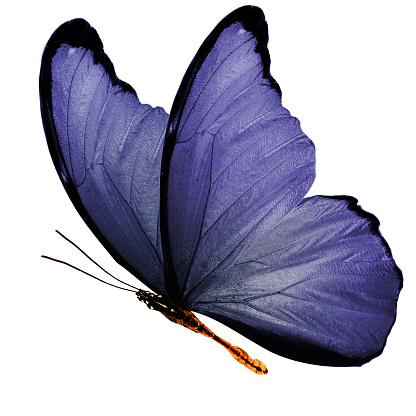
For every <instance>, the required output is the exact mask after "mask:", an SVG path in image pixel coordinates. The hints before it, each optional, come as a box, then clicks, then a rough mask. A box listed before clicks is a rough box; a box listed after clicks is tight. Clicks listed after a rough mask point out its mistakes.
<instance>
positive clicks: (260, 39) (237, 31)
mask: <svg viewBox="0 0 416 416" xmlns="http://www.w3.org/2000/svg"><path fill="white" fill-rule="evenodd" d="M267 41H268V32H267V24H266V22H265V20H264V15H263V13H262V11H261V10H260V9H258V8H256V7H248V6H247V7H243V8H240V9H238V10H236V11H234V12H233V13H231V14H230V15H229V16H227V17H226V18H225V19H224V20H223V21H221V22H220V23H219V24H218V26H217V27H216V28H215V29H214V31H213V32H212V33H211V34H210V35H209V36H208V38H207V39H206V40H205V42H204V43H203V44H202V46H201V48H200V49H199V51H198V53H197V54H196V56H195V58H194V60H193V61H192V63H191V65H190V67H189V68H188V71H187V72H186V74H185V77H184V79H183V81H182V84H181V86H180V88H179V90H178V93H177V96H176V99H175V101H174V104H173V107H172V112H171V116H170V119H169V124H168V132H167V135H166V142H165V147H164V153H163V160H162V178H161V179H162V180H161V213H162V215H161V232H162V241H163V243H164V247H163V249H164V256H165V262H166V270H167V272H168V273H167V274H166V276H167V287H168V291H169V293H170V295H171V297H172V298H174V299H176V300H178V301H181V302H182V303H183V304H185V305H188V306H189V305H191V304H192V303H193V301H194V300H195V299H196V298H197V297H198V295H199V294H200V293H202V292H203V291H205V290H207V289H208V288H209V287H210V286H211V285H212V284H214V283H215V281H217V280H218V279H221V278H222V276H223V275H224V273H226V272H227V270H228V268H229V267H231V265H232V264H233V263H235V262H236V261H238V259H240V258H241V257H242V256H243V255H244V253H245V252H246V251H247V250H248V249H249V247H250V245H251V244H252V243H253V242H254V241H256V240H257V239H258V238H260V237H261V236H262V235H263V234H264V233H265V232H267V230H269V229H270V228H271V227H273V226H274V225H275V223H276V221H279V220H280V219H281V218H283V217H284V215H286V214H287V213H288V212H289V211H290V210H291V209H292V208H293V207H294V206H295V205H296V204H297V203H298V202H299V201H300V200H301V199H302V198H303V196H304V195H305V193H306V192H307V190H308V189H309V187H310V186H311V184H312V182H313V179H314V175H315V159H314V156H315V152H314V147H313V144H312V142H311V141H310V140H309V139H308V138H307V137H306V136H305V135H304V133H303V132H302V130H301V128H300V124H299V121H298V120H297V119H296V118H294V117H292V116H291V115H290V113H289V111H288V110H286V109H285V108H284V107H283V106H282V104H281V92H280V88H279V86H278V85H277V83H276V81H275V80H274V79H273V78H272V76H271V75H270V58H269V53H268V50H267Z"/></svg>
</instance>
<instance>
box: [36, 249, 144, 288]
mask: <svg viewBox="0 0 416 416" xmlns="http://www.w3.org/2000/svg"><path fill="white" fill-rule="evenodd" d="M41 257H43V258H44V259H48V260H52V261H56V262H57V263H61V264H65V265H66V266H69V267H71V268H73V269H75V270H78V271H79V272H81V273H84V274H86V275H87V276H90V277H92V278H94V279H96V280H99V281H100V282H102V283H105V284H106V285H109V286H113V287H116V288H117V289H122V290H128V291H129V292H134V293H136V292H137V291H138V290H139V289H137V290H132V289H127V288H125V287H121V286H117V285H113V284H112V283H108V282H106V281H105V280H102V279H99V278H98V277H96V276H94V275H92V274H90V273H87V272H86V271H84V270H82V269H79V268H78V267H75V266H73V265H72V264H70V263H67V262H66V261H63V260H57V259H54V258H53V257H49V256H44V255H42V256H41ZM116 280H118V279H116ZM122 283H124V282H122ZM126 284H127V283H126ZM129 286H130V285H129ZM132 287H133V286H132Z"/></svg>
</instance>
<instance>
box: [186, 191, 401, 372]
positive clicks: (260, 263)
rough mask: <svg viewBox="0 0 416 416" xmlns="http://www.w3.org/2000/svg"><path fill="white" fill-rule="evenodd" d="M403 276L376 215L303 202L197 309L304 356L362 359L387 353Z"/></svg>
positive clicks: (267, 344) (279, 350) (353, 206)
mask: <svg viewBox="0 0 416 416" xmlns="http://www.w3.org/2000/svg"><path fill="white" fill-rule="evenodd" d="M402 284H403V278H402V273H401V271H400V269H399V268H398V267H397V265H396V263H395V262H394V260H393V257H392V254H391V251H390V248H389V246H388V244H387V242H386V241H385V240H384V238H383V237H382V236H381V234H380V232H379V222H378V220H377V218H376V217H375V216H374V215H372V214H369V213H368V212H366V211H364V210H363V209H362V208H361V207H360V206H359V205H357V200H356V199H355V198H352V197H348V196H340V197H327V196H315V197H311V198H306V199H304V200H303V201H302V202H301V203H300V204H299V205H298V206H297V207H296V208H295V209H293V210H292V211H291V212H290V213H289V214H288V215H287V216H286V217H285V218H283V219H282V220H281V221H280V222H279V223H278V224H276V226H275V228H274V229H273V230H271V231H270V232H269V233H268V235H267V236H265V237H264V239H263V240H261V241H259V242H257V244H256V245H255V246H253V247H252V249H251V250H250V251H249V252H248V253H247V256H246V258H245V260H244V261H243V262H240V263H237V264H235V265H234V266H233V267H232V268H231V269H230V270H229V272H228V273H227V275H226V276H224V277H223V279H221V280H219V281H217V282H216V284H215V285H214V286H212V287H211V288H210V289H209V290H208V291H206V292H205V293H204V294H203V295H201V296H200V297H199V299H198V300H197V301H196V302H195V303H194V304H193V306H192V309H193V310H194V311H197V312H200V313H202V314H205V315H207V316H210V317H211V318H214V319H216V320H218V321H220V322H222V323H224V324H225V325H227V326H229V327H230V328H233V329H234V330H236V331H237V332H240V333H241V334H243V335H244V336H246V337H248V338H250V339H251V340H252V341H254V342H256V343H257V344H259V345H261V346H263V347H264V348H266V349H268V350H270V351H272V352H274V353H276V354H279V355H281V356H284V357H287V358H291V359H294V360H297V361H301V362H306V363H311V364H319V365H330V366H360V365H362V364H364V363H366V362H368V361H370V360H371V359H373V358H374V357H377V356H378V355H379V354H381V352H382V351H383V348H384V346H385V344H386V339H387V336H388V334H389V333H390V330H391V328H392V326H393V324H394V322H395V319H396V308H397V299H398V296H399V292H400V290H401V288H402Z"/></svg>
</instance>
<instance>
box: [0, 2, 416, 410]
mask: <svg viewBox="0 0 416 416" xmlns="http://www.w3.org/2000/svg"><path fill="white" fill-rule="evenodd" d="M8 3H9V4H11V2H8ZM242 5H244V3H243V2H241V1H228V0H220V1H213V0H210V1H203V2H202V1H179V0H177V1H171V2H169V1H139V0H136V1H134V2H133V1H124V0H118V1H116V2H112V3H109V2H108V3H106V2H103V1H101V2H97V1H94V2H89V1H88V0H82V1H76V0H74V1H71V2H65V3H61V2H58V1H56V0H54V1H49V2H47V1H42V0H40V1H37V2H28V1H27V2H14V5H13V6H3V11H2V23H1V25H0V31H1V33H0V34H1V37H0V41H1V68H0V71H1V80H2V95H1V106H2V109H1V113H0V114H1V126H2V130H1V133H2V134H1V138H0V140H1V151H0V158H1V160H0V169H1V176H0V178H1V179H0V180H1V224H2V228H1V244H2V249H1V260H2V278H1V292H0V308H1V311H0V312H1V332H0V337H1V342H0V349H1V352H0V357H1V358H0V359H1V363H0V383H1V384H2V385H1V386H0V392H1V398H0V413H1V414H2V415H7V416H8V415H43V416H47V415H77V416H83V415H101V416H104V415H125V416H128V415H140V414H146V413H147V414H148V413H149V412H152V414H155V415H162V414H170V415H179V414H194V415H205V414H206V415H208V414H209V415H212V414H219V415H223V414H224V415H225V414H229V415H245V414H263V413H264V414H276V415H298V414H299V415H301V414H302V415H303V414H310V415H315V414H319V415H337V416H342V415H352V414H353V415H370V414H371V415H390V414H395V415H411V414H414V413H413V412H414V411H415V410H414V408H415V405H414V400H411V399H412V396H413V395H414V388H415V385H414V374H415V371H416V368H415V360H414V345H415V321H414V318H415V311H414V307H413V305H414V304H415V303H416V292H415V288H416V284H415V266H414V264H415V257H416V256H415V248H416V247H415V242H414V240H415V237H414V236H415V226H414V179H415V174H414V165H415V149H414V141H415V128H414V118H415V104H414V97H415V92H416V91H415V83H414V75H415V65H414V59H413V57H414V54H415V53H414V52H415V39H416V38H415V31H414V29H413V28H414V11H413V10H412V2H411V1H409V2H406V1H400V0H396V1H394V2H393V1H363V0H361V1H349V2H333V1H313V2H312V1H284V2H283V1H260V0H259V1H257V5H259V6H260V7H262V9H263V11H264V13H265V15H266V19H267V21H268V24H269V32H270V33H269V36H270V42H269V47H270V48H269V49H270V55H271V60H272V65H271V71H272V74H273V76H274V77H275V78H276V80H277V81H278V83H279V84H280V86H281V88H282V91H283V103H284V105H285V106H286V107H287V108H288V109H289V110H290V111H291V113H292V114H293V115H295V116H296V117H298V118H299V119H300V120H301V122H302V128H303V130H304V131H305V132H306V134H307V135H308V136H309V137H310V138H311V139H312V140H313V141H314V143H315V145H316V149H317V179H316V181H315V184H314V186H313V187H312V189H311V192H310V195H313V194H328V195H334V194H335V195H337V194H338V195H340V194H347V195H353V196H355V197H357V198H358V200H359V202H360V204H361V205H362V206H363V208H364V209H365V210H367V211H370V212H373V213H375V214H376V216H377V217H378V218H379V219H380V222H381V231H382V233H383V235H384V237H385V238H386V239H387V241H388V242H389V244H390V246H391V249H392V251H393V254H394V256H395V259H396V261H397V264H398V265H399V267H400V268H401V269H402V270H403V274H404V279H405V280H404V289H403V291H402V294H401V296H400V300H399V304H398V317H397V323H396V325H395V326H394V328H393V330H392V332H391V335H390V337H389V338H388V342H387V346H386V349H385V352H384V353H383V354H382V355H381V356H380V357H379V358H377V359H375V360H374V361H372V362H371V363H369V364H367V365H365V366H364V367H362V368H344V369H342V368H324V367H316V366H311V365H306V364H301V363H297V362H293V361H290V360H287V359H284V358H281V357H279V356H276V355H274V354H272V353H269V352H268V351H266V350H264V349H262V348H260V347H258V346H256V345H255V344H253V343H251V342H250V341H248V340H246V339H245V338H243V337H241V336H239V335H238V334H236V333H233V332H232V331H230V330H228V329H227V328H225V327H223V326H222V325H220V324H218V323H216V322H214V321H210V320H209V319H204V322H206V323H207V324H208V326H210V327H211V328H212V329H213V330H215V331H216V332H217V333H218V335H220V336H223V337H224V338H226V339H227V340H229V341H230V342H232V343H233V344H234V345H239V346H241V347H243V348H244V349H246V350H247V351H248V352H249V353H250V354H251V355H252V356H254V357H257V358H260V359H261V360H263V361H264V362H265V363H266V364H267V366H268V368H269V374H268V375H267V376H263V377H259V376H256V375H254V374H252V373H251V372H250V371H248V370H246V369H245V368H244V367H242V366H240V365H239V364H237V363H235V362H234V360H232V359H231V358H230V357H229V356H228V354H227V352H226V351H225V350H223V349H222V348H221V347H219V346H217V345H216V344H214V343H213V342H212V341H210V340H208V339H206V338H203V337H202V336H199V335H196V334H193V333H192V332H190V331H187V330H185V329H183V328H181V327H179V326H176V325H172V324H170V323H169V322H168V321H167V320H165V319H164V318H163V317H162V316H159V315H158V314H156V313H153V312H151V311H149V310H147V308H145V307H144V305H142V304H140V303H139V302H138V301H137V300H136V298H135V296H134V295H133V294H130V293H127V292H126V293H124V292H121V291H117V290H115V289H112V288H110V287H107V286H105V285H102V284H100V283H98V282H96V281H93V280H92V279H90V278H88V277H86V276H84V275H81V274H80V273H77V272H75V271H73V270H70V269H68V268H66V267H64V266H61V265H58V264H54V263H51V262H48V261H46V260H43V259H41V258H40V255H41V254H48V255H51V256H55V257H58V258H61V259H64V260H67V261H70V262H72V263H75V264H77V265H79V266H82V267H85V268H87V269H88V270H90V271H94V272H95V268H93V267H92V265H90V264H87V263H86V262H84V260H83V259H82V258H81V255H80V254H78V253H77V252H76V251H75V250H74V249H73V248H72V247H70V246H69V245H68V244H66V243H65V242H64V241H62V239H61V238H60V237H59V236H58V235H57V234H55V233H54V231H53V230H54V229H55V228H58V229H59V230H61V231H62V232H64V233H66V234H67V235H68V236H69V237H70V238H72V239H74V240H75V241H76V242H77V243H78V244H80V245H81V246H82V247H83V248H84V249H85V250H86V251H87V252H88V253H89V254H90V255H91V256H93V257H94V258H95V259H97V260H98V261H99V262H100V263H101V264H102V265H103V266H104V267H106V268H108V269H110V271H112V272H113V273H115V274H117V276H119V277H120V278H122V279H126V280H129V281H130V282H133V283H134V281H135V279H134V278H133V277H131V276H129V275H128V274H127V272H125V271H124V270H123V269H122V268H121V267H119V266H118V265H117V264H115V262H114V261H113V260H112V258H111V257H110V256H109V255H108V254H107V252H105V250H104V249H103V248H102V247H101V246H100V244H99V243H98V241H97V240H96V239H95V238H94V237H93V235H92V234H91V232H90V231H89V230H88V229H87V227H86V226H85V225H84V223H83V222H82V220H81V219H80V218H79V216H78V214H77V213H76V211H75V209H74V208H73V207H72V204H71V203H70V201H69V199H68V197H67V196H66V194H65V191H64V189H63V188H62V186H61V183H60V181H59V179H58V176H57V175H56V172H55V170H54V167H53V165H52V162H51V160H50V156H49V153H48V149H47V146H46V141H45V137H44V133H43V128H42V124H41V117H40V111H39V99H38V74H39V67H40V60H41V54H42V51H43V48H44V45H45V44H46V42H47V40H48V39H49V37H50V35H51V34H52V32H53V31H54V30H55V29H56V28H57V27H58V26H59V25H60V24H61V23H63V22H64V21H67V20H69V19H72V18H75V17H84V18H85V19H86V20H88V21H89V22H90V23H91V24H92V25H93V26H94V27H95V28H96V29H97V31H98V33H99V34H100V37H101V39H102V41H103V43H104V47H105V50H106V52H107V53H108V55H109V56H110V58H111V60H112V62H113V63H114V65H115V68H116V71H117V75H118V76H119V77H120V78H121V79H123V80H125V81H127V82H129V83H130V84H131V85H132V86H133V87H134V88H135V89H136V91H137V93H138V96H139V98H140V99H141V101H142V102H145V103H149V104H152V105H153V106H156V105H161V106H163V107H164V108H165V109H166V110H167V111H169V109H170V107H171V104H172V101H173V99H174V96H175V93H176V90H177V88H178V86H179V83H180V81H181V79H182V76H183V74H184V72H185V70H186V68H187V66H188V64H189V63H190V61H191V59H192V58H193V56H194V54H195V53H196V51H197V49H198V47H199V46H200V44H201V42H202V41H203V40H204V38H205V37H206V36H207V35H208V34H209V33H210V31H211V30H212V29H213V28H214V26H215V25H216V24H217V23H218V22H219V20H221V19H222V18H223V17H224V16H225V15H226V14H228V13H229V12H231V11H232V10H233V9H235V8H237V7H239V6H242ZM7 7H9V10H7ZM141 286H142V285H141ZM412 384H413V385H412Z"/></svg>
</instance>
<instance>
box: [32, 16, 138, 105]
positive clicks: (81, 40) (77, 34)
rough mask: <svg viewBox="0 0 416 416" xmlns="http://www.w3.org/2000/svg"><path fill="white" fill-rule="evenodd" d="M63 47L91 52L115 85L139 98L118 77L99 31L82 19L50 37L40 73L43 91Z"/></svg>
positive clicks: (129, 86)
mask: <svg viewBox="0 0 416 416" xmlns="http://www.w3.org/2000/svg"><path fill="white" fill-rule="evenodd" d="M62 45H68V46H71V47H74V48H84V49H86V50H89V51H90V52H91V53H92V57H93V60H94V63H95V64H100V65H102V66H103V68H104V70H105V71H106V72H107V74H108V75H109V77H110V79H111V82H112V83H113V85H117V86H119V87H120V88H121V89H122V90H123V91H125V92H129V93H131V94H133V95H134V96H136V97H137V93H136V91H135V90H134V88H133V87H132V86H131V85H130V84H128V83H127V82H125V81H122V80H121V79H119V78H118V77H117V75H116V72H115V69H114V65H113V63H112V62H111V60H110V58H109V57H108V56H107V54H106V53H105V52H104V46H103V43H102V41H101V39H100V36H99V35H98V33H97V31H96V30H95V29H94V28H93V27H92V26H91V25H90V24H89V23H88V22H87V21H86V20H85V19H82V18H76V19H72V20H69V21H67V22H65V23H63V24H62V25H60V26H59V27H58V28H57V29H56V30H55V31H54V32H53V34H52V36H51V37H50V39H49V41H48V43H47V44H46V46H45V50H44V52H43V56H42V64H41V71H40V86H41V89H42V88H45V87H47V86H48V85H49V83H50V75H49V74H50V70H51V64H52V59H53V57H54V56H55V54H56V53H57V50H58V49H59V48H60V47H61V46H62ZM41 92H42V90H41Z"/></svg>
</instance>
